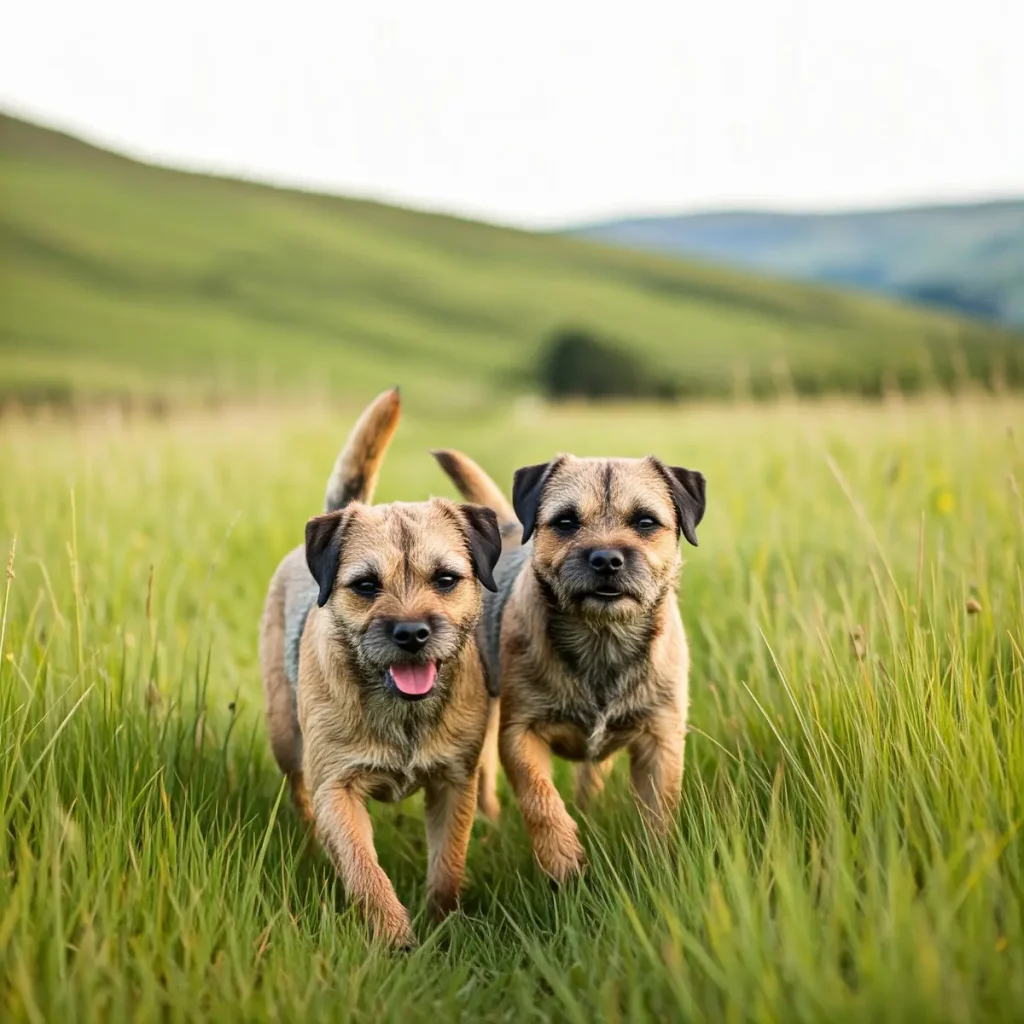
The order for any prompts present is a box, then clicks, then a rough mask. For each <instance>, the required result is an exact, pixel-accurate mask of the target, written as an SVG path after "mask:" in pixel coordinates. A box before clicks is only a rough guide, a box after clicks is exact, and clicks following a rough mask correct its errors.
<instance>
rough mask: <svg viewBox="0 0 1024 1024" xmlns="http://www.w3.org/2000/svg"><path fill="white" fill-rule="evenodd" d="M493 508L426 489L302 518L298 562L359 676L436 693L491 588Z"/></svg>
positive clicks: (441, 691)
mask: <svg viewBox="0 0 1024 1024" xmlns="http://www.w3.org/2000/svg"><path fill="white" fill-rule="evenodd" d="M500 553H501V538H500V535H499V533H498V523H497V518H496V516H495V514H494V512H493V511H491V510H490V509H488V508H482V507H480V506H477V505H458V504H455V503H454V502H451V501H445V500H443V499H438V498H434V499H432V500H431V501H427V502H419V503H416V504H405V503H399V502H395V503H394V504H391V505H375V506H368V505H361V504H352V505H348V506H347V507H346V508H344V509H342V510H341V511H338V512H329V513H327V514H326V515H322V516H317V517H316V518H314V519H311V520H310V521H309V522H308V523H307V524H306V564H307V565H308V566H309V571H310V572H311V573H312V574H313V578H314V579H315V580H316V582H317V584H318V586H319V588H320V590H319V594H318V596H317V604H318V605H319V606H320V607H321V608H323V609H324V610H325V612H326V614H327V615H328V616H330V620H331V622H332V625H333V628H334V630H335V631H336V634H337V636H338V638H339V639H340V640H342V641H343V642H344V644H345V647H346V649H347V657H348V659H349V664H350V666H351V667H352V668H354V669H355V673H356V674H357V675H358V677H359V680H360V682H361V683H362V685H364V686H366V687H369V688H381V689H383V690H384V691H388V692H390V693H391V694H393V695H394V696H396V697H398V698H402V699H404V700H409V701H415V700H423V699H424V698H428V697H443V696H444V695H445V693H446V691H447V690H448V688H449V686H450V683H451V678H452V672H451V671H450V670H451V668H452V667H453V665H454V662H455V661H456V659H457V658H458V657H459V655H460V653H461V652H462V650H463V648H464V647H465V645H466V643H467V642H468V640H469V639H470V637H471V636H472V634H473V630H474V629H475V628H476V624H477V622H478V620H479V618H480V610H481V594H480V586H479V584H478V581H479V583H482V584H483V585H484V586H485V587H488V588H489V589H491V590H493V589H494V578H493V576H492V572H493V570H494V566H495V564H496V563H497V561H498V555H499V554H500Z"/></svg>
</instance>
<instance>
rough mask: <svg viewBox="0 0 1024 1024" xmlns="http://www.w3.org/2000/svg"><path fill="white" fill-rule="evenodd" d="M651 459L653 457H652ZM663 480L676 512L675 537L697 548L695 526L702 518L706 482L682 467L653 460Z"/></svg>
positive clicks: (702, 477)
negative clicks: (679, 536) (679, 537)
mask: <svg viewBox="0 0 1024 1024" xmlns="http://www.w3.org/2000/svg"><path fill="white" fill-rule="evenodd" d="M652 459H653V457H652ZM653 462H654V464H655V466H657V468H658V472H659V473H661V475H662V476H663V477H664V478H665V483H667V484H668V489H669V493H670V494H671V496H672V504H673V505H674V506H675V510H676V535H677V536H678V535H679V534H680V533H681V534H682V535H683V536H684V537H685V538H686V539H687V540H688V541H689V542H690V543H691V544H692V545H693V546H694V547H696V546H697V526H698V524H699V523H700V521H701V520H702V519H703V518H704V505H705V503H706V502H705V491H706V481H705V480H704V474H703V473H698V472H697V471H696V470H695V469H684V468H683V467H682V466H666V465H663V464H662V463H661V462H659V461H658V460H657V459H653Z"/></svg>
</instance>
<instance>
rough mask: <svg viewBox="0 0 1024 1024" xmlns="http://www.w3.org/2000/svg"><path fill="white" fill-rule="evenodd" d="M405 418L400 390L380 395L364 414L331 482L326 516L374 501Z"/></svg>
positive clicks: (340, 455)
mask: <svg viewBox="0 0 1024 1024" xmlns="http://www.w3.org/2000/svg"><path fill="white" fill-rule="evenodd" d="M401 414H402V401H401V399H400V397H399V394H398V388H392V389H391V390H390V391H385V392H384V393H383V394H381V395H378V396H377V397H376V398H375V399H374V400H373V401H372V402H371V403H370V404H369V405H368V406H367V407H366V408H365V409H364V410H363V414H362V416H360V417H359V419H358V420H357V421H356V425H355V426H354V427H353V428H352V432H351V433H350V434H349V435H348V440H347V441H346V442H345V447H344V448H342V449H341V453H340V454H339V455H338V461H337V462H335V463H334V469H333V470H332V471H331V475H330V477H329V478H328V480H327V493H326V494H325V495H324V511H325V512H336V511H337V510H338V509H339V508H344V507H345V506H346V505H347V504H348V503H349V502H351V501H364V502H366V503H367V504H369V502H371V501H373V492H374V489H375V488H376V486H377V477H378V475H379V474H380V466H381V463H382V462H383V461H384V452H385V451H387V447H388V444H389V443H390V441H391V438H392V437H394V434H395V431H396V430H397V429H398V420H399V418H400V417H401Z"/></svg>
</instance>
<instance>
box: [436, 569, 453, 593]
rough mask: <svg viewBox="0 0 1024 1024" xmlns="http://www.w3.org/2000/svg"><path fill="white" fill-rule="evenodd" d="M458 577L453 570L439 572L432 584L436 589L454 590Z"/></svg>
mask: <svg viewBox="0 0 1024 1024" xmlns="http://www.w3.org/2000/svg"><path fill="white" fill-rule="evenodd" d="M458 583H459V577H458V576H456V575H455V573H453V572H439V573H438V574H437V575H436V576H435V577H434V586H435V587H437V589H438V590H445V591H447V590H454V589H455V588H456V586H458Z"/></svg>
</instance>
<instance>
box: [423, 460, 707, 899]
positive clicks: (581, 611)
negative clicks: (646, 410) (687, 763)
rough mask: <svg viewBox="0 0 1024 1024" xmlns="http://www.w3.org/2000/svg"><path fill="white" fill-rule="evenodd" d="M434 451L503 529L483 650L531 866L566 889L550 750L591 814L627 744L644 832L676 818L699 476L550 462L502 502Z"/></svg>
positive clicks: (496, 492)
mask: <svg viewBox="0 0 1024 1024" xmlns="http://www.w3.org/2000/svg"><path fill="white" fill-rule="evenodd" d="M434 456H435V458H436V459H437V460H438V462H439V463H440V465H441V467H442V469H444V470H445V472H446V473H447V474H448V476H449V477H450V478H451V479H452V481H453V482H454V483H455V485H456V486H457V487H458V489H459V491H460V493H461V494H462V495H463V497H465V498H466V499H467V500H469V501H474V502H478V503H480V504H483V505H488V506H490V507H491V508H493V509H494V510H495V512H496V513H497V515H498V518H499V520H500V522H501V524H502V535H503V537H504V551H503V553H502V556H501V559H500V561H499V562H498V566H497V569H496V570H495V574H494V575H495V581H496V583H497V591H496V592H495V593H494V594H488V595H485V599H484V614H483V618H482V620H481V625H480V643H481V648H482V650H483V651H484V655H485V661H486V662H487V667H488V680H489V684H490V686H491V695H492V698H494V699H497V698H498V697H499V694H500V725H499V728H498V735H499V749H500V755H501V763H502V766H503V767H504V769H505V772H506V774H507V776H508V778H509V782H510V783H511V785H512V788H513V790H514V792H515V795H516V798H517V801H518V803H519V807H520V809H521V811H522V814H523V818H524V820H525V822H526V826H527V830H528V831H529V834H530V838H531V841H532V845H533V850H534V855H535V856H536V859H537V861H538V863H539V864H540V867H541V868H542V870H543V871H544V872H546V873H547V874H548V875H549V876H550V877H551V878H552V879H553V880H554V881H555V882H564V881H565V880H567V879H568V878H569V877H570V876H572V875H573V874H575V873H576V872H578V871H579V870H580V869H581V868H582V867H583V863H584V852H583V848H582V846H581V845H580V841H579V837H578V832H577V828H576V823H575V822H574V820H573V818H572V817H571V816H570V814H569V812H568V811H567V810H566V807H565V804H564V802H563V801H562V798H561V796H560V795H559V793H558V791H557V789H556V788H555V786H554V783H553V782H552V779H551V755H552V754H553V753H554V754H556V755H558V756H560V757H564V758H568V759H570V760H572V761H577V762H579V766H578V768H577V789H576V792H577V803H578V804H579V805H580V806H581V807H585V806H586V804H587V802H588V800H589V799H590V797H591V796H592V795H594V794H595V793H596V792H598V791H599V790H600V789H601V788H602V787H603V784H604V776H605V773H606V772H607V770H608V768H609V766H610V763H611V759H612V757H613V755H614V754H615V753H616V752H617V751H618V750H620V749H622V748H627V749H628V751H629V755H630V774H631V779H632V784H633V789H634V792H635V795H636V797H637V799H638V802H639V804H640V807H641V810H642V812H643V815H644V818H645V819H646V821H647V823H648V825H649V826H650V827H651V828H652V830H654V831H655V832H658V833H663V832H665V831H666V830H667V828H668V827H669V826H670V823H671V821H672V820H673V818H674V813H675V810H676V808H677V805H678V801H679V792H680V786H681V782H682V773H683V749H684V740H685V735H686V717H687V708H688V677H689V663H690V659H689V652H688V648H687V643H686V633H685V631H684V629H683V623H682V619H681V617H680V613H679V605H678V601H677V599H676V589H677V585H678V581H679V574H680V568H681V564H682V563H681V556H680V551H679V538H680V536H683V537H685V538H686V540H687V541H689V543H691V544H693V545H696V544H697V534H696V529H697V525H698V524H699V523H700V521H701V519H702V517H703V515H704V506H705V480H704V477H703V475H702V474H700V473H698V472H696V471H694V470H689V469H684V468H682V467H671V466H666V465H664V464H663V463H662V462H660V461H659V460H658V459H656V458H654V457H648V458H645V459H579V458H575V457H573V456H571V455H560V456H558V457H557V458H556V459H554V460H553V461H551V462H548V463H544V464H541V465H536V466H527V467H524V468H523V469H520V470H517V472H516V473H515V477H514V483H513V490H512V504H511V506H510V505H509V503H508V501H507V500H506V499H505V497H504V495H503V494H502V493H501V490H500V489H499V488H498V486H497V485H496V484H495V483H494V482H493V481H492V480H491V479H490V477H488V476H487V474H486V473H485V472H484V471H483V470H482V469H481V468H480V467H479V466H477V465H476V464H475V463H474V462H473V461H472V460H470V459H469V458H467V457H466V456H465V455H462V454H461V453H459V452H454V451H436V452H434ZM519 524H522V533H521V535H520V531H519V529H518V525H519ZM520 536H521V538H522V539H521V541H520ZM488 765H489V762H488V761H487V759H486V758H485V761H484V771H485V778H483V779H482V783H481V785H482V787H483V788H484V789H485V790H488V789H491V788H493V780H491V779H490V778H488V777H486V775H487V774H488V772H489V769H488Z"/></svg>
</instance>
